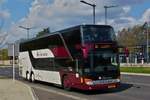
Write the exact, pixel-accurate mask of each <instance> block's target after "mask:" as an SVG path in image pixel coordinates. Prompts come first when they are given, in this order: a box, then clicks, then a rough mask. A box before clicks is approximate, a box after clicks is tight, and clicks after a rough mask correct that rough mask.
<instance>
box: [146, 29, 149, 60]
mask: <svg viewBox="0 0 150 100" xmlns="http://www.w3.org/2000/svg"><path fill="white" fill-rule="evenodd" d="M146 33H147V63H148V62H149V34H148V28H147V29H146Z"/></svg>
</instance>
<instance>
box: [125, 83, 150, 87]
mask: <svg viewBox="0 0 150 100" xmlns="http://www.w3.org/2000/svg"><path fill="white" fill-rule="evenodd" d="M125 83H128V84H133V85H134V84H135V85H140V86H147V87H150V84H145V83H134V82H125Z"/></svg>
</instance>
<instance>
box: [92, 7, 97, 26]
mask: <svg viewBox="0 0 150 100" xmlns="http://www.w3.org/2000/svg"><path fill="white" fill-rule="evenodd" d="M95 6H96V5H93V24H95Z"/></svg>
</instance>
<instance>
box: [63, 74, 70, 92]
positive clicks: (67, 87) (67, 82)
mask: <svg viewBox="0 0 150 100" xmlns="http://www.w3.org/2000/svg"><path fill="white" fill-rule="evenodd" d="M62 87H63V88H64V89H65V90H68V91H70V90H71V85H70V80H69V79H68V75H66V74H65V75H63V78H62Z"/></svg>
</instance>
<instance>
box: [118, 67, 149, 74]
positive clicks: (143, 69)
mask: <svg viewBox="0 0 150 100" xmlns="http://www.w3.org/2000/svg"><path fill="white" fill-rule="evenodd" d="M120 71H121V72H129V73H147V74H150V67H120Z"/></svg>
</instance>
